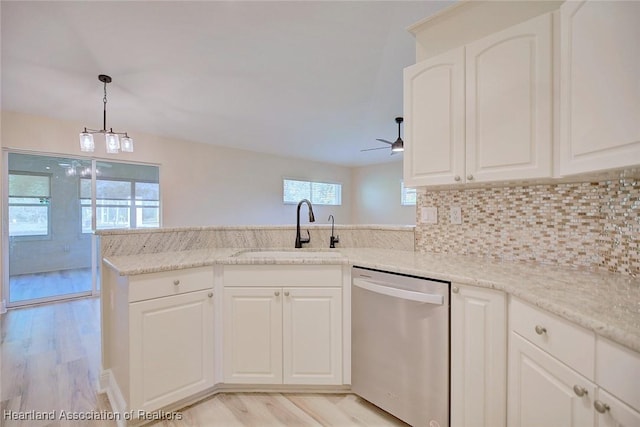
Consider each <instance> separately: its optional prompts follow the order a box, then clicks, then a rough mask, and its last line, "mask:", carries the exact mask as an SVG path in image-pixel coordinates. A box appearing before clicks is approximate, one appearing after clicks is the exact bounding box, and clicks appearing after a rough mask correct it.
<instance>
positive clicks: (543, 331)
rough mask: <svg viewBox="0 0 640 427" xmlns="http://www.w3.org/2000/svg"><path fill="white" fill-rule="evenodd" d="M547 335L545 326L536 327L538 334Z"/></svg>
mask: <svg viewBox="0 0 640 427" xmlns="http://www.w3.org/2000/svg"><path fill="white" fill-rule="evenodd" d="M546 333H547V328H545V327H544V326H540V325H536V334H538V335H543V334H546Z"/></svg>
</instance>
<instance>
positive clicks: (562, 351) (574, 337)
mask: <svg viewBox="0 0 640 427" xmlns="http://www.w3.org/2000/svg"><path fill="white" fill-rule="evenodd" d="M509 323H510V329H511V330H512V331H514V332H516V333H518V334H520V335H521V336H523V337H524V338H526V339H528V340H529V341H531V342H532V343H534V344H535V345H537V346H538V347H540V348H541V349H543V350H545V351H546V352H548V353H549V354H551V355H552V356H554V357H556V358H557V359H559V360H560V361H562V362H564V363H565V364H567V365H569V366H571V367H572V368H573V369H575V370H576V371H578V372H579V373H580V374H582V375H584V376H585V377H587V378H588V379H590V380H593V378H594V370H595V367H594V366H595V360H594V359H595V335H594V333H593V332H591V331H588V330H587V329H584V328H582V327H580V326H577V325H575V324H573V323H571V322H569V321H567V320H564V319H561V318H560V317H558V316H555V315H553V314H551V313H547V312H544V311H542V310H540V309H537V308H534V307H532V306H530V305H529V304H526V303H524V302H522V301H520V300H518V299H516V298H511V301H510V302H509Z"/></svg>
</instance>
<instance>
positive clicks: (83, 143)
mask: <svg viewBox="0 0 640 427" xmlns="http://www.w3.org/2000/svg"><path fill="white" fill-rule="evenodd" d="M98 80H100V81H101V82H102V83H104V97H103V98H102V105H103V108H102V129H99V130H98V129H88V128H84V131H82V132H80V151H84V152H89V153H93V151H94V150H95V147H96V146H95V142H94V141H93V135H94V134H96V133H102V134H104V140H105V144H106V150H107V153H109V154H117V153H118V152H120V151H123V152H129V153H131V152H133V139H132V138H130V137H129V135H127V133H126V132H114V131H113V129H112V128H109V130H107V83H111V81H112V80H111V77H109V76H107V75H105V74H100V75H99V76H98Z"/></svg>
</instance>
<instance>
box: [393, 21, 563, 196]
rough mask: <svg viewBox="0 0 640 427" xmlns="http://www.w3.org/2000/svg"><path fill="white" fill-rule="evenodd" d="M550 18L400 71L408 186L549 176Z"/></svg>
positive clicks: (492, 36)
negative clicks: (402, 73) (401, 73)
mask: <svg viewBox="0 0 640 427" xmlns="http://www.w3.org/2000/svg"><path fill="white" fill-rule="evenodd" d="M551 19H552V16H551V15H550V14H545V15H543V16H539V17H536V18H534V19H531V20H529V21H526V22H524V23H521V24H518V25H515V26H513V27H510V28H508V29H506V30H502V31H500V32H497V33H495V34H492V35H490V36H488V37H485V38H482V39H480V40H478V41H475V42H472V43H470V44H468V45H466V46H465V47H461V48H457V49H454V50H451V51H448V52H446V53H444V54H440V55H438V56H436V57H433V58H430V59H427V60H425V61H422V62H420V63H418V64H415V65H413V66H410V67H408V68H406V69H405V72H404V117H405V123H406V127H405V154H404V162H405V165H404V167H405V169H404V180H405V184H406V185H412V186H421V185H442V184H455V183H464V182H475V181H504V180H520V179H530V178H548V177H551V174H552V163H551V154H552V106H553V101H552V95H553V94H552V86H553V69H552V51H553V49H552V28H551Z"/></svg>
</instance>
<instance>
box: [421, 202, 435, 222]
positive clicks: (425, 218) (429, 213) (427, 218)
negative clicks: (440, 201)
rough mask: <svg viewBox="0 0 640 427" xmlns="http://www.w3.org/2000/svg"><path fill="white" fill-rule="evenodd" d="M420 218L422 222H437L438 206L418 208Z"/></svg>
mask: <svg viewBox="0 0 640 427" xmlns="http://www.w3.org/2000/svg"><path fill="white" fill-rule="evenodd" d="M420 220H421V222H422V223H423V224H437V223H438V208H436V207H433V206H430V207H426V208H422V209H421V210H420Z"/></svg>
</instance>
